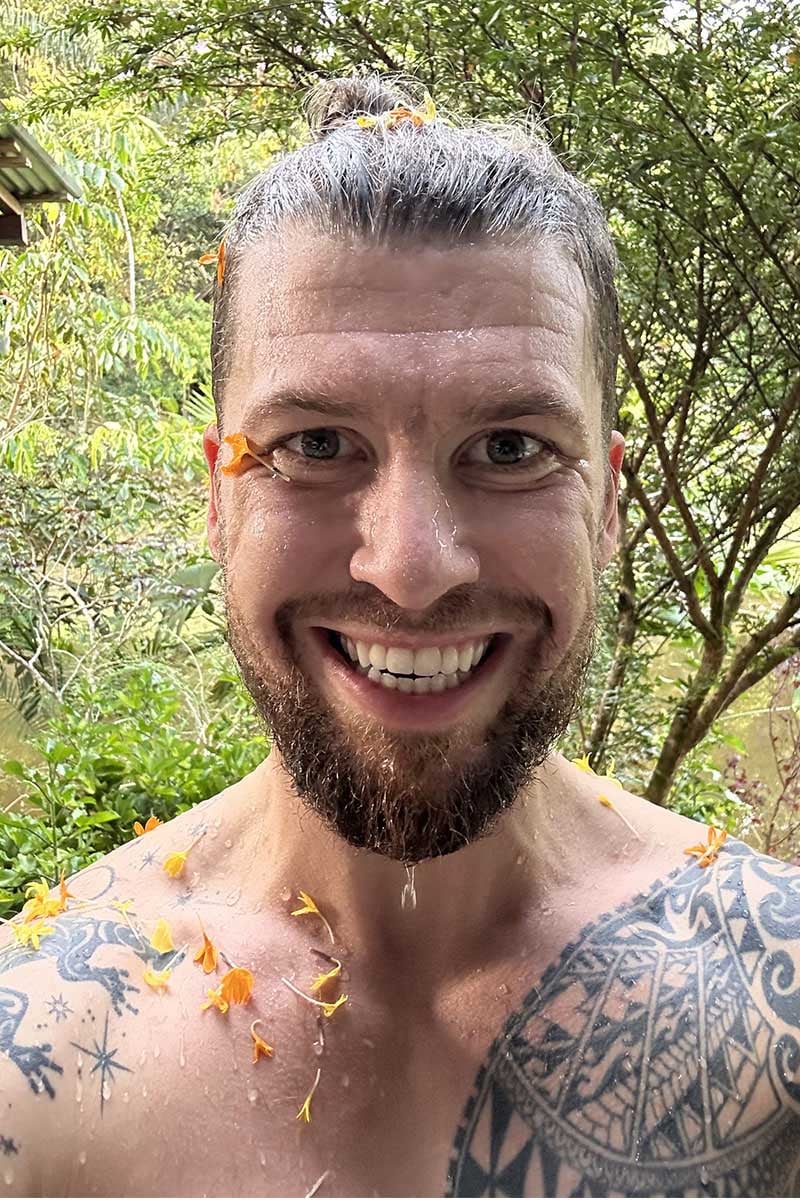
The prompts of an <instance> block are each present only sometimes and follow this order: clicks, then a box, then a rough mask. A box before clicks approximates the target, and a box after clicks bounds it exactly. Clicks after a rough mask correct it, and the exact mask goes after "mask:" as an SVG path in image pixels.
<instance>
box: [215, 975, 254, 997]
mask: <svg viewBox="0 0 800 1200" xmlns="http://www.w3.org/2000/svg"><path fill="white" fill-rule="evenodd" d="M253 983H254V980H253V976H252V973H251V972H250V971H248V970H247V968H246V967H233V968H232V969H231V970H230V971H228V972H227V974H225V975H223V976H222V980H221V982H220V985H219V986H220V991H221V992H222V997H223V999H224V1000H226V1001H227V1002H228V1004H247V1002H248V1001H249V999H250V997H251V996H252V994H253Z"/></svg>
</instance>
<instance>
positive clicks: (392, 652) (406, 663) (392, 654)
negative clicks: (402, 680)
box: [386, 646, 414, 675]
mask: <svg viewBox="0 0 800 1200" xmlns="http://www.w3.org/2000/svg"><path fill="white" fill-rule="evenodd" d="M386 670H387V671H391V672H392V673H393V674H394V675H413V674H414V651H413V650H405V649H401V648H400V647H399V646H390V648H389V649H388V650H387V651H386Z"/></svg>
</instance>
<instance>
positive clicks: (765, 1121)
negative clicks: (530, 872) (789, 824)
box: [446, 842, 800, 1196]
mask: <svg viewBox="0 0 800 1200" xmlns="http://www.w3.org/2000/svg"><path fill="white" fill-rule="evenodd" d="M798 1189H800V871H798V870H797V869H796V868H793V867H789V866H787V865H785V864H783V863H779V862H776V861H775V860H773V859H769V858H765V857H763V856H761V855H758V854H756V853H755V852H754V851H752V850H751V849H750V848H749V847H747V846H745V845H744V844H743V843H741V842H733V843H730V842H728V843H727V845H726V846H725V848H724V849H723V850H722V852H721V854H720V858H719V860H718V862H717V863H716V864H715V866H714V867H713V868H712V869H705V870H703V869H700V868H699V867H697V866H696V865H693V866H690V867H687V868H681V869H680V871H678V872H675V873H674V874H673V875H672V876H671V877H670V878H669V879H668V880H666V881H665V882H664V883H659V884H656V885H655V886H654V888H653V889H652V890H651V891H650V892H649V893H647V894H646V895H644V896H641V897H639V898H637V899H636V900H634V901H633V902H632V903H629V904H627V905H625V906H624V907H623V908H622V909H620V910H618V911H617V912H615V913H613V914H611V915H610V916H607V917H603V918H602V919H600V920H599V921H598V922H597V923H596V924H594V925H592V926H590V927H589V928H587V929H584V930H583V931H582V933H581V935H580V936H579V938H578V939H577V941H576V942H575V943H574V944H573V945H570V946H568V947H567V948H566V949H565V950H564V952H563V954H562V955H561V958H560V960H559V962H558V963H557V964H556V965H554V966H552V967H551V968H550V969H549V970H548V971H547V972H546V974H545V975H544V977H543V979H542V981H541V983H540V984H539V987H538V988H536V989H534V990H533V991H532V992H531V993H530V994H529V995H528V996H527V998H526V1000H525V1001H524V1003H523V1004H522V1006H521V1007H520V1009H519V1010H518V1011H517V1012H515V1013H514V1014H513V1015H512V1016H511V1018H510V1019H509V1020H508V1022H507V1024H506V1027H505V1029H504V1030H503V1032H502V1033H501V1035H500V1036H499V1037H498V1038H497V1040H496V1041H495V1043H494V1045H493V1046H492V1048H491V1050H490V1052H489V1055H488V1058H487V1060H486V1062H485V1063H484V1065H483V1067H482V1068H481V1071H480V1072H479V1075H478V1078H477V1080H476V1083H475V1087H474V1090H473V1093H472V1095H471V1097H470V1099H469V1102H468V1103H467V1106H466V1109H465V1112H464V1115H463V1119H462V1122H461V1125H460V1127H459V1130H458V1133H457V1135H456V1139H455V1145H454V1149H453V1154H452V1159H451V1163H450V1169H449V1173H448V1179H447V1190H446V1195H450V1196H526V1195H537V1196H614V1195H616V1196H796V1195H798V1194H799V1193H798Z"/></svg>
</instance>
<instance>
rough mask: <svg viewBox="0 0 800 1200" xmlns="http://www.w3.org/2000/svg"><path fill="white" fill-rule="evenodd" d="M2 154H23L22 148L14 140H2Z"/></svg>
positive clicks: (0, 152)
mask: <svg viewBox="0 0 800 1200" xmlns="http://www.w3.org/2000/svg"><path fill="white" fill-rule="evenodd" d="M0 154H22V146H20V144H19V142H15V141H14V139H13V138H0Z"/></svg>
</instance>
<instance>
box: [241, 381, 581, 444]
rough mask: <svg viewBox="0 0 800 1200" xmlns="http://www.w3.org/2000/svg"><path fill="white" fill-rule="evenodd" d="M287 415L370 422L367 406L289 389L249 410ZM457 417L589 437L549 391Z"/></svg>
mask: <svg viewBox="0 0 800 1200" xmlns="http://www.w3.org/2000/svg"><path fill="white" fill-rule="evenodd" d="M290 411H300V412H312V413H319V414H321V415H323V416H330V417H339V418H340V417H345V418H352V417H357V418H369V417H370V416H371V415H372V412H373V410H372V408H371V406H369V405H363V404H354V403H352V402H351V401H349V400H339V399H336V398H335V397H333V396H331V395H329V394H328V393H326V392H323V391H308V390H305V389H289V390H285V391H280V392H276V393H275V394H274V395H272V396H267V397H264V398H262V399H259V400H258V401H257V402H256V404H255V405H254V406H253V408H252V409H251V415H252V416H254V417H256V418H258V417H267V416H278V415H280V414H282V413H285V412H290ZM456 415H457V417H458V418H460V419H461V420H463V421H467V422H474V423H476V424H477V423H480V422H492V421H508V420H511V419H513V418H514V417H529V416H541V417H550V418H552V419H554V420H557V421H561V422H562V424H564V425H567V426H569V427H570V428H572V429H573V430H574V431H575V432H576V433H578V434H579V435H580V436H581V437H582V438H583V439H584V440H588V436H589V433H588V429H587V426H586V419H585V417H584V415H583V413H582V412H581V410H580V409H579V408H578V406H577V405H576V404H574V403H573V402H572V401H571V400H568V399H567V397H566V396H563V395H562V394H561V393H560V392H556V391H553V390H551V389H549V388H538V389H535V390H533V391H531V392H529V393H526V394H525V395H522V396H517V397H514V398H510V397H504V398H502V399H497V400H487V399H484V400H478V401H475V402H474V403H472V404H467V405H465V406H464V407H463V408H461V409H459V410H458V412H457V414H456Z"/></svg>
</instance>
